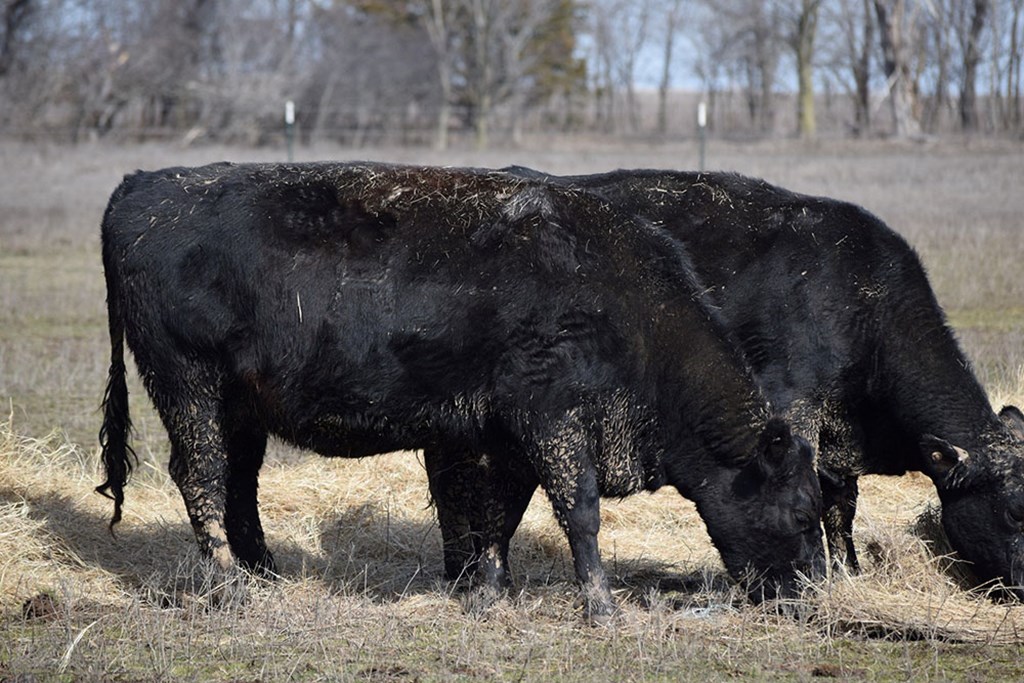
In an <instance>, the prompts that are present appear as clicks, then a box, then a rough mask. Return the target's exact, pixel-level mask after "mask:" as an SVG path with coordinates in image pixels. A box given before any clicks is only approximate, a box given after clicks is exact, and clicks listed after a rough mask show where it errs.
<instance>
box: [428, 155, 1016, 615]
mask: <svg viewBox="0 0 1024 683" xmlns="http://www.w3.org/2000/svg"><path fill="white" fill-rule="evenodd" d="M506 170H507V171H508V172H510V173H513V174H515V175H517V176H521V177H532V178H542V179H547V180H548V181H550V182H553V183H556V184H558V185H564V186H571V187H576V188H582V189H586V190H588V191H591V192H593V193H594V194H595V195H597V196H599V197H601V198H603V199H606V200H608V201H611V202H612V203H614V204H616V205H617V206H618V207H619V208H622V209H625V210H627V211H629V212H633V213H636V214H637V215H640V216H643V217H645V218H647V219H649V220H651V221H653V222H654V223H655V224H657V225H659V226H660V227H662V228H663V229H665V230H666V231H667V232H668V233H669V234H671V235H672V236H673V237H674V238H676V239H678V240H679V241H680V242H681V243H682V244H683V245H685V247H686V248H687V249H688V251H689V252H690V254H691V256H692V258H693V262H694V267H695V268H696V269H697V272H698V276H699V277H700V278H701V280H702V281H703V282H704V283H705V284H706V285H707V286H708V287H709V292H708V298H709V299H710V300H711V301H713V302H714V303H715V305H716V306H717V307H718V308H719V311H720V313H721V319H722V320H723V321H724V323H725V325H726V327H727V328H728V331H729V333H730V335H731V336H732V338H733V340H734V341H735V342H736V343H737V344H738V346H739V347H740V348H741V349H742V351H743V354H744V357H745V359H746V361H747V362H748V363H749V364H750V366H751V368H752V370H753V372H754V374H755V376H756V378H757V380H758V382H759V384H760V385H761V386H762V388H763V390H764V391H765V394H766V395H767V396H768V398H769V399H770V400H771V401H772V404H773V405H774V406H775V407H776V408H777V409H778V410H781V411H783V412H784V413H785V414H786V415H787V416H788V417H789V418H790V419H791V420H792V422H793V424H794V428H795V429H796V430H797V432H798V433H799V434H802V435H804V436H806V437H807V438H808V439H809V440H810V441H811V442H812V443H814V444H815V445H816V446H817V448H818V458H819V462H820V465H821V474H822V489H823V495H824V499H825V506H824V507H825V516H824V521H825V528H826V536H827V539H828V546H829V549H830V551H831V554H832V556H833V558H835V559H837V560H840V558H844V557H845V562H846V564H847V565H848V566H849V567H850V568H851V569H853V570H856V569H857V558H856V553H855V548H854V545H853V534H852V530H853V518H854V513H855V511H856V501H857V478H858V476H859V475H861V474H890V475H898V474H903V473H905V472H907V471H921V472H923V473H925V474H926V475H927V476H928V477H930V478H931V480H932V482H933V483H934V485H935V488H936V490H937V492H938V495H939V500H940V502H941V504H942V523H943V527H944V529H945V531H946V534H947V536H948V537H949V540H950V542H951V544H952V546H953V547H954V548H955V549H956V550H957V551H958V553H959V554H960V555H961V557H963V558H964V559H966V560H969V561H970V562H971V563H972V565H973V569H974V570H975V572H976V573H977V574H978V576H979V577H980V578H982V579H998V580H1000V581H1001V582H1002V583H1003V584H1004V585H1005V586H1006V587H1008V588H1009V589H1010V590H1011V591H1012V592H1013V593H1015V594H1016V595H1017V596H1018V597H1022V598H1024V457H1022V456H1024V416H1022V415H1021V413H1020V411H1019V410H1017V409H1016V408H1013V407H1007V408H1004V409H1003V411H1002V412H1001V413H1000V415H998V416H997V415H996V414H995V413H994V412H993V410H992V407H991V405H990V403H989V400H988V398H987V396H986V395H985V391H984V390H983V389H982V387H981V385H980V384H979V383H978V381H977V379H976V378H975V377H974V375H973V374H972V372H971V370H970V364H969V363H968V361H967V359H966V358H965V356H964V354H963V353H962V351H961V350H960V348H959V347H958V345H957V343H956V340H955V338H954V336H953V333H952V331H951V330H950V329H949V328H948V327H947V325H946V321H945V317H944V315H943V312H942V309H941V308H940V307H939V304H938V303H937V301H936V299H935V296H934V294H933V292H932V289H931V286H930V285H929V283H928V279H927V277H926V275H925V271H924V268H923V267H922V265H921V263H920V260H919V259H918V257H917V255H916V254H915V253H914V251H913V249H912V248H911V247H910V246H909V245H908V244H907V243H906V242H905V241H904V240H903V239H902V238H901V237H900V236H899V235H897V234H896V233H895V232H894V231H893V230H891V229H890V228H889V227H887V226H886V225H885V224H884V223H883V222H882V221H880V220H879V219H878V218H876V217H874V216H873V215H871V214H870V213H868V212H867V211H865V210H863V209H862V208H860V207H858V206H855V205H853V204H850V203H847V202H842V201H836V200H833V199H828V198H823V197H811V196H806V195H801V194H796V193H793V192H789V191H787V190H784V189H782V188H779V187H776V186H773V185H770V184H768V183H766V182H764V181H761V180H757V179H753V178H747V177H743V176H739V175H735V174H729V173H692V172H689V173H688V172H674V171H658V170H632V171H615V172H611V173H604V174H595V175H587V176H557V177H556V176H548V175H546V174H543V173H540V172H537V171H533V170H531V169H526V168H522V167H512V168H509V169H506ZM444 457H447V458H449V459H450V460H452V462H453V463H462V465H461V466H462V467H463V468H466V467H468V464H466V463H471V462H472V460H471V459H469V458H467V457H466V456H465V454H459V453H456V454H447V455H441V454H434V455H433V456H432V458H431V459H429V460H428V465H429V464H430V463H431V462H435V461H437V460H438V459H441V458H444ZM454 466H455V465H454V464H453V465H451V467H454ZM441 519H442V521H444V520H445V519H446V516H445V515H441ZM474 524H475V523H474V522H473V520H471V519H468V518H465V517H463V518H459V519H454V520H451V522H450V525H449V527H448V528H447V529H443V530H442V531H443V532H444V533H445V536H446V539H447V542H448V546H449V548H452V549H453V560H452V564H453V565H454V564H455V563H457V561H458V559H459V558H463V557H464V556H465V555H469V556H470V559H472V555H473V553H474V552H475V550H474V548H473V546H472V543H471V541H470V537H471V535H472V528H473V525H474ZM460 552H461V553H462V555H460V554H459V553H460Z"/></svg>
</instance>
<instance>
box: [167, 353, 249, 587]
mask: <svg viewBox="0 0 1024 683" xmlns="http://www.w3.org/2000/svg"><path fill="white" fill-rule="evenodd" d="M182 376H183V377H188V379H189V381H188V382H185V381H182V382H179V383H177V384H175V385H174V388H173V390H172V391H158V392H155V395H156V396H157V397H158V398H159V400H158V401H157V409H158V410H159V412H160V415H161V418H162V419H163V421H164V425H165V426H166V428H167V433H168V435H169V436H170V439H171V461H170V474H171V479H173V480H174V483H175V484H177V486H178V490H179V491H180V492H181V497H182V499H183V500H184V502H185V510H186V512H187V513H188V517H189V521H190V522H191V523H192V530H193V531H194V532H195V535H196V540H197V541H198V543H199V551H200V553H201V554H202V555H203V556H205V557H210V558H213V560H214V561H215V562H216V563H217V565H219V566H220V567H221V568H222V569H224V570H228V569H230V568H232V567H233V565H234V557H233V555H232V552H231V548H230V545H229V541H228V533H227V524H226V520H225V508H226V506H227V501H226V497H227V478H228V465H227V463H228V453H227V447H226V439H225V424H224V405H223V402H222V401H221V399H220V382H219V377H218V376H217V374H216V373H215V372H214V371H212V370H211V371H207V370H206V369H204V368H190V369H189V372H188V373H182ZM204 380H205V381H204Z"/></svg>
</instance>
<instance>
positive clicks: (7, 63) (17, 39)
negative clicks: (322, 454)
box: [0, 0, 35, 78]
mask: <svg viewBox="0 0 1024 683" xmlns="http://www.w3.org/2000/svg"><path fill="white" fill-rule="evenodd" d="M2 7H3V25H2V26H0V78H2V77H3V76H4V74H6V73H7V72H8V71H9V70H10V68H11V63H12V62H13V61H14V58H15V53H16V51H17V46H18V44H19V43H21V42H22V41H23V40H25V39H26V38H25V36H23V35H22V33H23V32H24V29H25V28H26V26H27V25H28V19H29V17H30V16H31V15H32V11H33V9H34V8H35V3H34V2H33V0H6V2H5V3H4V4H3V6H2Z"/></svg>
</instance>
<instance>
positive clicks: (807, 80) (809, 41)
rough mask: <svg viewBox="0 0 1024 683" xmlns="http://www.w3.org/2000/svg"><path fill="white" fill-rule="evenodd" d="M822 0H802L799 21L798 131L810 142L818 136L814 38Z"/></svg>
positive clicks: (797, 59) (797, 55) (797, 43)
mask: <svg viewBox="0 0 1024 683" xmlns="http://www.w3.org/2000/svg"><path fill="white" fill-rule="evenodd" d="M820 7H821V0H802V3H801V10H800V16H799V18H798V20H797V33H796V40H795V43H796V63H797V82H798V87H799V91H798V95H797V131H798V132H799V134H800V137H801V138H803V139H805V140H810V139H813V138H814V137H815V135H816V134H817V122H816V120H815V116H814V63H813V58H814V37H815V33H816V32H817V28H818V10H819V9H820Z"/></svg>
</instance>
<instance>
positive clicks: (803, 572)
mask: <svg viewBox="0 0 1024 683" xmlns="http://www.w3.org/2000/svg"><path fill="white" fill-rule="evenodd" d="M702 488H703V489H704V491H702V495H695V496H694V498H695V499H696V501H697V505H698V509H699V510H700V512H701V516H702V517H703V519H704V521H705V523H706V524H707V527H708V533H709V534H710V535H711V540H712V541H713V542H714V543H715V547H716V548H718V551H719V552H720V553H721V555H722V560H723V561H724V562H725V566H726V568H727V569H728V570H729V573H730V574H731V575H732V576H733V578H736V579H738V580H740V581H742V582H743V583H744V586H745V588H746V589H747V592H748V594H749V596H750V598H751V599H752V600H754V601H755V602H760V601H761V600H764V599H772V598H776V597H781V598H787V597H793V596H795V595H796V594H797V592H798V591H799V587H800V577H801V576H806V577H808V578H818V577H820V576H822V575H823V574H824V569H825V551H824V549H823V547H822V543H821V521H820V519H821V488H820V486H819V483H818V476H817V474H816V472H815V469H814V454H813V451H812V450H811V447H810V445H809V444H808V443H807V442H806V441H805V440H803V439H802V438H800V437H795V436H793V435H792V433H791V432H790V429H789V426H788V425H787V424H786V423H785V422H783V421H782V420H779V419H777V418H773V419H772V420H770V421H769V422H768V425H767V427H766V428H765V429H764V432H763V433H762V435H761V438H760V440H759V443H758V446H757V452H756V453H754V454H753V457H752V458H751V459H750V460H749V462H746V463H745V464H744V465H742V466H741V467H723V468H719V469H718V470H716V471H715V473H714V474H713V476H712V477H709V478H708V480H707V482H706V483H705V485H704V486H703V487H702Z"/></svg>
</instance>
